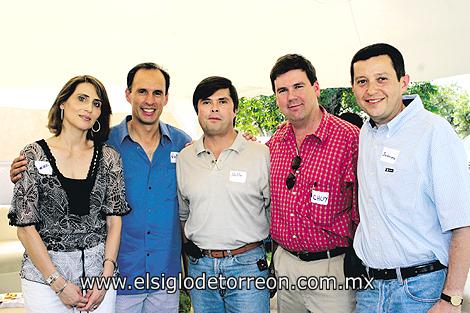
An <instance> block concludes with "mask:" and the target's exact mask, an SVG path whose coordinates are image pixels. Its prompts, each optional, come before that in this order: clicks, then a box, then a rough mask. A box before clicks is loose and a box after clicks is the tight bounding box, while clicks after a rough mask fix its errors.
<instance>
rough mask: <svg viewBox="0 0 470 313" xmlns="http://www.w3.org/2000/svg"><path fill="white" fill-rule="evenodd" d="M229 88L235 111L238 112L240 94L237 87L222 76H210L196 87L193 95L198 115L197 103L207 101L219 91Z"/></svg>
mask: <svg viewBox="0 0 470 313" xmlns="http://www.w3.org/2000/svg"><path fill="white" fill-rule="evenodd" d="M226 88H228V90H229V92H230V98H232V101H233V111H234V112H236V111H237V109H238V94H237V90H236V89H235V86H233V84H232V82H231V81H230V80H229V79H227V78H225V77H220V76H210V77H207V78H205V79H203V80H202V81H201V82H200V83H199V84H198V85H197V87H196V89H195V90H194V93H193V106H194V110H195V111H196V113H198V109H197V103H198V101H199V100H201V99H205V98H207V97H210V96H211V95H213V94H214V92H216V91H217V90H220V89H226Z"/></svg>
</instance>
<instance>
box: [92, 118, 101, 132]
mask: <svg viewBox="0 0 470 313" xmlns="http://www.w3.org/2000/svg"><path fill="white" fill-rule="evenodd" d="M96 123H98V129H96V130H95V125H96ZM96 123H95V124H93V126H92V127H91V130H92V131H93V132H94V133H97V132H99V131H100V129H101V124H100V121H98V120H96Z"/></svg>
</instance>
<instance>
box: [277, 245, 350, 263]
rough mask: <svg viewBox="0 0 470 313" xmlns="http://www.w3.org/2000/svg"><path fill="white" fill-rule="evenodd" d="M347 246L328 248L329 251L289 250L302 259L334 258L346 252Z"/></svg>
mask: <svg viewBox="0 0 470 313" xmlns="http://www.w3.org/2000/svg"><path fill="white" fill-rule="evenodd" d="M347 249H348V248H347V247H336V248H334V249H332V250H327V251H321V252H294V251H289V250H286V249H284V250H286V251H287V252H289V253H290V254H292V255H294V256H296V257H298V258H299V259H301V260H302V261H306V262H308V261H317V260H322V259H327V258H333V257H335V256H338V255H341V254H344V253H346V250H347Z"/></svg>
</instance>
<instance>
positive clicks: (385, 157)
mask: <svg viewBox="0 0 470 313" xmlns="http://www.w3.org/2000/svg"><path fill="white" fill-rule="evenodd" d="M399 154H400V151H398V150H395V149H392V148H388V147H384V150H383V151H382V155H381V156H380V161H382V162H385V163H390V164H393V163H395V162H396V161H397V159H398V155H399Z"/></svg>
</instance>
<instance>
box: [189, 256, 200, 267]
mask: <svg viewBox="0 0 470 313" xmlns="http://www.w3.org/2000/svg"><path fill="white" fill-rule="evenodd" d="M188 259H189V263H191V264H194V265H196V264H198V263H199V259H197V258H195V257H192V256H190V255H189V256H188Z"/></svg>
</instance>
